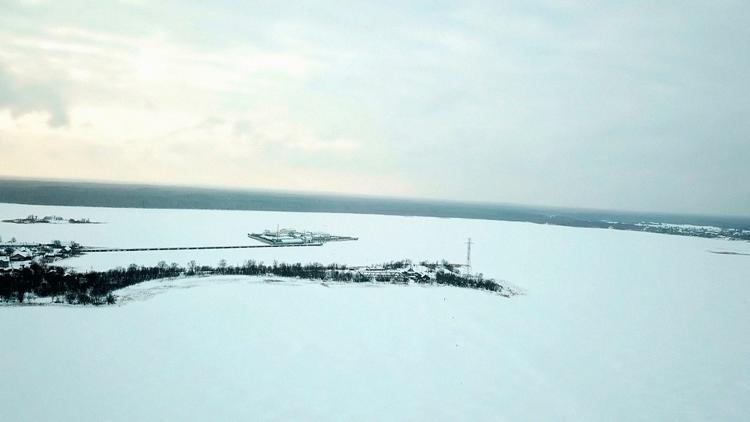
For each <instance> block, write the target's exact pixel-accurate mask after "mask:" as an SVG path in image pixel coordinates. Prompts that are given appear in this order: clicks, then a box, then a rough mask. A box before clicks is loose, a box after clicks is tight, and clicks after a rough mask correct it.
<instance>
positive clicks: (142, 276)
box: [0, 260, 509, 305]
mask: <svg viewBox="0 0 750 422" xmlns="http://www.w3.org/2000/svg"><path fill="white" fill-rule="evenodd" d="M408 264H409V263H408V261H397V262H392V263H389V264H386V265H387V266H388V268H389V269H391V270H399V271H400V272H397V273H396V274H395V275H394V274H390V275H388V276H386V275H368V274H366V273H362V272H360V271H357V270H356V269H351V268H347V267H346V266H345V265H336V264H330V265H322V264H317V263H315V264H300V263H297V264H285V263H278V262H274V263H273V264H271V265H266V264H264V263H262V262H255V261H253V260H249V261H246V262H245V263H244V264H243V265H238V266H231V265H227V264H226V262H225V261H224V260H222V261H221V262H220V263H219V265H218V266H217V267H212V266H207V265H197V264H196V263H195V261H191V262H190V263H189V264H188V266H187V267H182V266H180V265H178V264H176V263H172V264H171V265H167V264H166V263H165V262H164V261H162V262H160V263H159V264H158V265H156V266H154V267H143V266H137V265H135V264H133V265H130V266H129V267H128V268H122V267H118V268H115V269H111V270H108V271H89V272H84V273H78V272H75V271H70V270H66V269H65V268H62V267H56V266H43V265H39V264H37V263H32V264H31V265H29V266H28V267H25V268H23V269H20V270H14V271H11V272H6V273H3V274H0V300H3V301H5V302H17V303H23V302H24V300H25V299H26V297H27V295H28V294H33V295H36V296H37V297H51V298H53V302H58V303H69V304H76V305H103V304H114V303H115V297H114V296H113V295H112V292H113V291H115V290H117V289H121V288H123V287H127V286H131V285H134V284H138V283H141V282H144V281H148V280H154V279H162V278H171V277H178V276H183V275H185V276H207V275H266V276H268V275H273V276H278V277H297V278H303V279H310V280H326V281H338V282H345V283H349V282H355V283H361V282H373V281H375V282H388V283H394V282H401V283H408V282H416V283H422V284H425V283H430V284H431V283H437V284H441V285H451V286H456V287H466V288H473V289H481V290H489V291H493V292H498V293H501V294H507V293H509V291H506V289H505V287H503V286H502V285H500V284H498V283H496V282H495V281H494V280H489V279H483V278H482V276H481V275H479V276H476V277H475V276H463V275H459V274H455V273H452V272H445V271H440V270H438V271H436V272H435V278H434V279H432V278H429V277H427V276H426V275H424V274H418V273H416V272H414V271H413V270H411V269H410V268H409V266H408ZM435 267H437V265H435Z"/></svg>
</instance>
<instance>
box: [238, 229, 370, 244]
mask: <svg viewBox="0 0 750 422" xmlns="http://www.w3.org/2000/svg"><path fill="white" fill-rule="evenodd" d="M247 236H248V237H249V238H251V239H255V240H257V241H259V242H263V243H266V244H269V245H322V244H323V243H326V242H335V241H342V240H357V238H356V237H349V236H335V235H332V234H328V233H323V232H312V231H298V230H295V229H276V230H264V231H263V233H248V235H247Z"/></svg>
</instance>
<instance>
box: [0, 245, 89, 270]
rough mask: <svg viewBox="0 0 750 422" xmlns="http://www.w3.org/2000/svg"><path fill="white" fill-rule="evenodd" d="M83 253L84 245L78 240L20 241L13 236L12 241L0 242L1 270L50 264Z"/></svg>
mask: <svg viewBox="0 0 750 422" xmlns="http://www.w3.org/2000/svg"><path fill="white" fill-rule="evenodd" d="M81 253H82V247H81V245H80V244H78V243H76V242H70V243H68V244H64V243H62V242H60V241H59V240H55V241H53V242H52V243H48V244H44V243H19V242H17V241H16V239H15V238H12V239H11V240H10V242H5V243H0V271H2V272H7V271H12V270H18V269H22V268H24V267H26V266H28V265H30V264H31V263H37V264H50V263H52V262H54V261H58V260H61V259H65V258H70V257H73V256H77V255H80V254H81Z"/></svg>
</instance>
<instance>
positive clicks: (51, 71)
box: [0, 0, 750, 215]
mask: <svg viewBox="0 0 750 422" xmlns="http://www.w3.org/2000/svg"><path fill="white" fill-rule="evenodd" d="M748 22H750V2H748V1H746V0H744V1H741V0H738V1H722V0H712V1H703V0H701V1H674V2H670V1H658V2H655V1H650V0H649V1H611V2H586V1H530V0H519V1H505V2H503V1H496V0H495V1H486V2H481V1H477V2H470V1H456V2H449V1H411V2H403V1H371V2H357V1H351V0H344V1H333V2H327V1H325V2H324V1H309V2H305V1H302V2H278V1H268V2H250V1H211V2H192V4H188V3H187V2H171V1H164V0H162V1H136V0H130V1H124V0H123V1H116V2H105V1H97V2H90V1H81V2H77V1H49V2H46V1H30V0H29V1H4V0H0V175H4V176H25V177H39V178H70V179H86V180H106V181H120V182H147V183H157V184H182V185H208V186H227V187H243V188H264V189H283V190H298V191H326V192H339V193H358V194H369V195H388V196H394V195H395V196H409V197H427V198H443V199H460V200H476V201H489V202H504V203H520V204H534V205H555V206H571V207H589V208H605V209H623V210H645V211H672V212H694V213H713V214H717V213H718V214H740V215H742V214H745V215H747V214H750V24H749V23H748Z"/></svg>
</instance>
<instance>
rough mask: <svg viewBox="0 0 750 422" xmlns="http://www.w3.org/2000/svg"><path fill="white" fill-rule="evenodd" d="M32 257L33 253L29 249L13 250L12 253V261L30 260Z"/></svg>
mask: <svg viewBox="0 0 750 422" xmlns="http://www.w3.org/2000/svg"><path fill="white" fill-rule="evenodd" d="M30 259H31V254H30V253H29V252H28V251H13V253H12V254H11V255H10V260H11V261H28V260H30Z"/></svg>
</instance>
